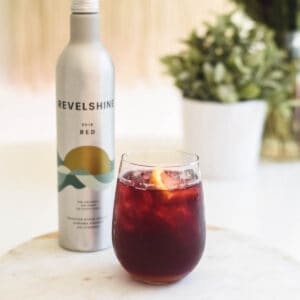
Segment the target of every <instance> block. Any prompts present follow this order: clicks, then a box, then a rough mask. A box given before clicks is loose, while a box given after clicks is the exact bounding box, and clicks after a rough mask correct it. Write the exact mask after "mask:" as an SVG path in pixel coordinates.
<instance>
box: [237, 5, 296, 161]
mask: <svg viewBox="0 0 300 300" xmlns="http://www.w3.org/2000/svg"><path fill="white" fill-rule="evenodd" d="M234 2H236V3H237V4H240V5H241V6H242V7H243V8H244V10H245V12H246V13H247V14H248V15H249V16H250V17H251V18H252V19H253V20H255V21H257V22H259V23H262V24H265V25H266V26H268V27H269V28H271V29H272V30H274V32H275V37H276V41H277V44H278V45H279V46H280V47H282V48H284V49H287V50H288V52H289V59H290V61H291V62H292V63H293V64H294V70H292V72H293V75H294V77H293V78H291V80H293V83H294V88H293V93H292V94H293V95H291V96H293V97H294V98H297V100H296V99H291V100H290V99H288V98H286V99H282V100H281V101H279V103H276V105H274V106H273V107H272V109H271V110H270V111H269V114H268V117H267V126H266V130H265V139H264V146H263V155H264V156H265V157H268V158H276V159H278V158H280V159H291V158H300V76H299V75H300V1H299V0H276V1H270V0H252V1H249V0H234ZM295 72H296V73H297V75H296V74H295Z"/></svg>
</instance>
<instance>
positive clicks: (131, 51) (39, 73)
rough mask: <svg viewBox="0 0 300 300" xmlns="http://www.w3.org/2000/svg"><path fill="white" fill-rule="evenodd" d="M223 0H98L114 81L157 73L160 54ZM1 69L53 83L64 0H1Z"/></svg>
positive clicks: (35, 82)
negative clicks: (114, 69) (111, 58)
mask: <svg viewBox="0 0 300 300" xmlns="http://www.w3.org/2000/svg"><path fill="white" fill-rule="evenodd" d="M229 6H230V5H229V3H228V2H227V0H209V1H203V0H102V1H101V10H102V12H101V15H102V16H101V17H102V20H101V32H102V38H103V40H104V43H105V45H106V46H107V48H108V49H109V50H110V52H111V54H112V56H113V59H114V62H115V64H116V69H117V76H118V80H119V83H122V84H128V83H130V82H136V81H137V80H150V81H153V80H154V81H155V80H159V79H160V78H161V72H162V68H161V66H160V64H159V62H158V59H159V57H160V56H161V55H163V54H166V53H169V52H170V51H174V50H177V49H178V47H179V43H178V41H179V39H180V38H182V37H185V35H186V34H187V33H188V32H189V31H191V30H192V29H193V28H198V29H200V30H201V28H203V27H202V25H201V24H202V22H203V21H204V20H208V19H211V18H212V17H213V15H214V14H215V13H218V12H223V11H225V10H228V8H229ZM0 11H1V12H0V14H1V23H2V24H1V25H2V26H1V27H2V30H3V31H4V32H3V34H2V35H1V36H2V38H1V58H0V60H1V66H2V67H1V70H0V71H1V73H2V75H4V77H5V79H6V80H7V81H8V82H9V83H14V84H16V83H17V84H21V85H26V86H28V87H31V88H32V87H33V88H40V87H43V86H45V85H48V84H49V83H50V84H51V83H53V78H54V67H55V64H56V60H57V57H58V55H59V53H60V52H61V50H62V48H63V47H64V45H65V44H66V42H67V40H68V34H69V11H70V1H69V0H1V1H0Z"/></svg>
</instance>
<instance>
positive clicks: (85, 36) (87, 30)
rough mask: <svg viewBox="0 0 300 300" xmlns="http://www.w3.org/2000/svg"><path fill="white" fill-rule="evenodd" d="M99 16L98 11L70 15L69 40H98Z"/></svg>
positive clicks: (83, 41)
mask: <svg viewBox="0 0 300 300" xmlns="http://www.w3.org/2000/svg"><path fill="white" fill-rule="evenodd" d="M99 40H100V18H99V14H98V13H91V14H77V13H73V14H72V15H71V42H78V43H87V42H90V43H91V42H99Z"/></svg>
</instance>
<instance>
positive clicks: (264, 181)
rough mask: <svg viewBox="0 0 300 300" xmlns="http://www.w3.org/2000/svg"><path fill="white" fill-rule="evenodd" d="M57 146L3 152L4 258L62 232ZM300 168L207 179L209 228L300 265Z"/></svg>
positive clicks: (0, 232)
mask: <svg viewBox="0 0 300 300" xmlns="http://www.w3.org/2000/svg"><path fill="white" fill-rule="evenodd" d="M179 145H180V143H179V141H175V140H165V141H157V140H156V141H151V140H148V141H135V142H134V141H128V142H119V143H118V147H117V148H118V157H119V155H120V153H121V152H123V151H130V150H131V149H136V148H139V149H147V148H149V147H150V148H151V146H152V148H160V149H174V148H175V149H180V146H179ZM55 153H56V152H55V143H54V142H52V143H51V142H49V143H46V142H43V143H27V144H7V145H6V146H4V145H2V146H1V147H0V157H1V161H0V182H1V186H0V207H1V209H0V237H1V238H0V255H1V254H3V253H4V252H6V251H7V250H9V249H10V248H12V247H14V246H16V245H17V244H19V243H21V242H24V241H26V240H29V239H31V238H32V237H34V236H37V235H41V234H44V233H47V232H50V231H55V230H57V200H56V199H57V198H56V155H55ZM299 179H300V163H267V162H264V163H262V164H261V165H260V167H259V169H258V174H257V176H255V177H253V178H248V179H244V180H241V181H227V182H226V181H207V180H204V189H205V204H206V217H207V223H208V224H211V225H215V226H220V227H224V228H229V229H233V230H234V231H236V232H240V233H244V234H246V235H250V236H253V237H256V238H257V240H260V241H261V242H262V243H263V244H265V245H267V246H269V247H272V248H277V249H279V250H281V251H282V252H283V253H285V254H286V255H288V256H291V257H293V258H295V259H297V260H299V261H300V238H299V232H300V214H299V211H300V188H299Z"/></svg>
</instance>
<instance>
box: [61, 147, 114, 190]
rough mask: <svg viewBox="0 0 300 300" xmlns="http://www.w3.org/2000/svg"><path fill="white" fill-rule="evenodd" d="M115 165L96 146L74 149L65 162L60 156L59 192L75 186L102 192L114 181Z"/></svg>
mask: <svg viewBox="0 0 300 300" xmlns="http://www.w3.org/2000/svg"><path fill="white" fill-rule="evenodd" d="M114 165H115V163H114V161H113V160H110V159H109V156H108V154H107V153H106V152H105V151H104V150H103V149H101V148H99V147H94V146H82V147H78V148H75V149H72V150H71V151H70V152H69V153H68V154H67V155H66V157H65V158H64V160H63V159H61V158H60V157H59V154H58V190H59V191H62V190H63V189H64V188H66V187H67V186H73V187H74V188H75V189H83V188H86V187H87V188H90V189H91V190H94V191H101V190H103V189H105V188H107V187H108V186H109V185H110V183H111V182H112V181H113V179H114Z"/></svg>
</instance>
